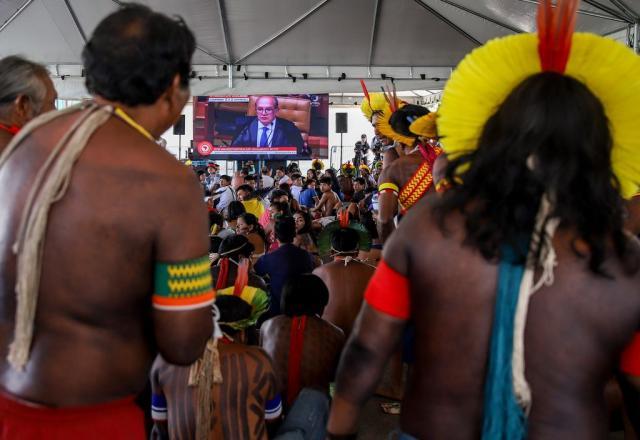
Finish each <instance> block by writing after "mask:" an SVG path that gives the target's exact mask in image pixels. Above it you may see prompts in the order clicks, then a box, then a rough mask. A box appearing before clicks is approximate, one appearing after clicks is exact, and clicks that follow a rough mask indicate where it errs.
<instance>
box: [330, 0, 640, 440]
mask: <svg viewBox="0 0 640 440" xmlns="http://www.w3.org/2000/svg"><path fill="white" fill-rule="evenodd" d="M540 8H542V9H541V10H542V11H543V15H542V16H541V17H540V22H541V27H540V29H539V30H538V32H539V42H540V45H537V44H536V38H535V36H533V35H531V34H521V35H514V36H509V37H504V38H501V39H496V40H492V41H490V42H489V43H487V44H486V45H485V46H483V47H482V48H480V49H476V50H475V51H474V52H473V53H471V54H470V55H468V56H467V58H465V59H464V60H463V61H462V62H461V64H460V65H459V66H458V68H457V70H456V71H455V72H454V73H453V75H452V77H451V80H450V81H449V82H448V83H447V85H446V88H445V91H444V95H443V100H442V105H441V107H440V110H439V119H438V124H439V126H438V129H439V131H440V134H441V135H442V140H443V142H444V144H443V146H444V148H445V149H446V151H447V154H448V158H449V161H450V164H449V166H448V168H447V176H448V177H453V176H458V177H459V179H453V178H452V179H450V182H451V185H452V187H451V188H450V189H449V190H447V192H445V193H444V194H443V195H442V196H441V197H438V196H437V195H433V196H431V195H430V196H428V197H429V200H426V201H425V202H424V203H420V204H419V205H417V206H416V207H415V208H413V209H412V210H411V211H409V214H408V215H407V217H406V218H405V219H404V220H403V221H402V223H401V224H400V227H399V229H398V231H397V232H396V233H395V234H394V235H393V236H392V237H391V239H390V240H389V241H388V242H387V244H386V245H385V249H384V261H382V262H380V265H379V266H378V270H377V272H376V274H375V275H374V278H373V280H372V281H371V284H370V287H369V288H368V290H367V292H366V293H365V301H366V304H365V305H364V306H363V309H362V311H361V313H360V316H359V324H358V327H357V328H356V330H355V331H354V333H353V334H352V338H351V340H350V343H349V346H348V347H347V348H346V349H345V351H344V353H343V358H342V361H341V362H342V363H341V367H340V371H339V372H338V378H337V391H336V395H335V398H334V400H333V405H332V408H331V417H330V421H329V428H328V430H329V431H330V432H331V433H332V434H334V435H346V434H353V433H354V432H355V431H356V420H357V416H358V413H359V408H360V407H361V405H362V403H363V402H364V401H365V400H366V398H367V396H368V394H369V392H370V391H369V390H371V389H373V384H374V383H375V382H376V381H377V378H378V377H379V374H380V371H382V368H383V365H384V361H385V358H386V357H387V356H388V355H389V354H390V353H391V352H392V351H393V349H394V347H395V346H396V344H397V342H398V340H399V339H400V335H401V333H402V329H403V327H404V324H405V322H406V320H407V319H409V318H411V319H412V320H413V321H414V323H415V327H416V344H415V347H414V348H415V351H416V363H415V364H414V368H413V372H412V374H411V375H410V376H409V382H408V386H407V392H406V394H405V397H404V401H403V404H402V416H401V419H400V428H401V430H402V431H403V432H404V433H405V434H404V435H405V437H407V436H408V437H407V438H413V437H416V438H427V437H431V438H445V437H446V438H464V439H471V438H480V437H481V438H487V439H489V438H490V439H498V438H500V439H523V438H526V437H529V438H545V439H566V438H606V437H607V428H608V425H607V417H606V407H605V405H604V388H605V383H606V381H607V380H608V379H609V378H610V377H611V376H612V373H613V370H614V369H616V367H617V365H616V364H617V363H618V362H619V360H620V355H621V352H622V351H623V348H624V347H625V345H626V344H629V343H630V342H632V343H631V345H630V346H629V348H628V349H627V351H626V352H625V354H624V356H623V357H622V362H621V369H622V371H624V372H625V373H627V374H631V375H635V376H638V375H640V370H639V369H638V365H639V364H640V363H639V362H638V360H639V359H640V356H639V355H638V353H639V351H640V350H638V348H639V347H638V346H639V345H640V344H638V341H639V340H640V338H637V337H636V338H634V337H633V336H634V332H637V330H638V316H640V296H639V295H638V283H640V271H638V261H639V259H640V246H639V245H638V243H637V242H636V241H635V240H631V239H629V238H628V236H627V235H626V234H625V232H624V230H623V201H622V198H621V195H624V196H626V197H629V196H631V195H632V194H633V193H634V192H635V191H636V189H637V185H638V182H639V181H640V154H639V151H640V130H639V126H638V125H637V124H636V123H635V120H634V119H635V117H636V116H635V115H639V114H640V111H639V110H638V109H637V107H636V105H635V102H637V100H638V99H640V85H638V83H637V82H630V81H632V79H634V78H638V77H639V75H640V59H638V58H637V56H636V55H635V54H634V53H633V52H632V51H631V50H629V49H628V48H626V47H624V46H623V45H621V44H619V43H617V42H615V41H613V40H608V39H606V38H602V37H598V36H595V35H590V34H576V35H573V36H572V35H571V33H572V29H566V28H563V27H562V26H560V27H557V26H555V25H551V24H550V23H549V22H553V23H565V24H566V23H569V24H570V23H575V17H572V16H566V15H565V16H563V14H566V12H567V11H575V9H576V8H575V3H573V4H571V3H567V2H563V1H561V2H559V3H558V4H557V8H555V9H552V7H551V2H550V1H543V2H541V6H540ZM545 17H547V18H546V19H545ZM547 20H548V21H547ZM558 30H559V31H558ZM556 32H559V34H556ZM547 41H566V42H567V44H568V46H557V45H551V46H547V45H546V42H547ZM505 51H507V52H508V53H509V54H510V56H509V57H504V56H503V54H504V53H505ZM558 51H559V52H560V53H564V54H566V57H558V56H557V55H558V53H559V52H558ZM620 66H624V68H623V69H621V68H620ZM488 72H491V74H490V75H487V73H488ZM497 72H499V74H496V73H497ZM576 77H579V78H581V80H580V81H578V80H576V79H575V78H576ZM481 78H482V80H481ZM487 78H490V79H489V82H488V83H485V86H484V88H483V90H485V91H486V92H484V93H480V94H479V95H477V97H478V100H477V101H475V102H476V103H477V104H478V107H472V106H471V107H470V106H469V99H468V97H469V93H473V92H475V91H478V90H477V88H476V86H477V84H478V83H479V81H485V80H486V79H487ZM582 81H584V82H582ZM603 81H604V82H607V83H608V84H610V87H607V88H597V87H595V85H596V84H601V83H602V82H603ZM630 84H634V86H630ZM592 87H593V88H592ZM629 112H632V113H633V115H634V117H633V118H631V119H628V117H629V116H630V114H631V113H629ZM607 115H622V117H614V116H610V117H609V118H608V117H607ZM462 121H464V123H463V122H462ZM470 127H475V128H473V129H471V131H472V132H474V133H477V136H476V137H473V138H468V137H467V135H468V133H470V131H469V129H470ZM610 127H612V128H615V130H614V131H612V129H611V128H610ZM476 128H477V130H476ZM623 140H624V142H623ZM578 194H579V197H577V195H578ZM434 268H437V270H434ZM534 293H535V294H534ZM532 294H534V296H533V297H531V295H532ZM605 304H606V306H604V305H605ZM435 334H437V335H438V337H437V338H433V337H432V336H433V335H435ZM353 371H358V372H359V374H358V375H357V376H356V375H354V374H353ZM452 396H454V397H453V398H452Z"/></svg>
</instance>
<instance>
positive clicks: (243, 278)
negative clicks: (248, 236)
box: [233, 258, 249, 296]
mask: <svg viewBox="0 0 640 440" xmlns="http://www.w3.org/2000/svg"><path fill="white" fill-rule="evenodd" d="M247 284H249V259H248V258H242V259H240V263H239V264H238V274H237V275H236V282H235V284H234V287H233V294H234V295H235V296H240V295H242V290H243V289H244V288H245V287H246V286H247Z"/></svg>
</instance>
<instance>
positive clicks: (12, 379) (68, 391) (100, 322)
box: [0, 5, 214, 439]
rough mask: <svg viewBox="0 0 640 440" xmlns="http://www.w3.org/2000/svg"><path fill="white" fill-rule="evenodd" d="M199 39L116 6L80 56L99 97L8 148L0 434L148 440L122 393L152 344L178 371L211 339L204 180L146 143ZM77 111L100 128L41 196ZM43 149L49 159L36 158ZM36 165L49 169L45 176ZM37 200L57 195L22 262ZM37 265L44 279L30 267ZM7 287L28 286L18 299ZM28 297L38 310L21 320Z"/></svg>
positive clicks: (0, 278)
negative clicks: (31, 254) (22, 230)
mask: <svg viewBox="0 0 640 440" xmlns="http://www.w3.org/2000/svg"><path fill="white" fill-rule="evenodd" d="M194 48H195V39H194V37H193V34H192V33H191V31H190V30H189V29H188V28H187V27H186V25H184V23H183V22H182V21H181V20H176V19H170V18H168V17H166V16H164V15H161V14H158V13H155V12H153V11H151V10H150V9H148V8H147V7H144V6H140V5H127V6H124V7H123V8H122V9H120V10H118V11H117V12H114V13H113V14H111V15H109V16H108V17H107V18H105V19H104V20H103V21H102V22H101V23H100V24H98V26H97V27H96V29H95V31H94V34H93V36H92V37H91V39H90V41H89V43H88V44H87V46H86V47H85V49H84V51H83V59H84V68H85V73H86V80H87V87H88V89H89V91H90V92H91V93H92V94H93V95H94V97H95V102H96V103H97V104H98V105H94V104H92V103H86V104H85V105H84V106H83V107H82V109H78V108H73V109H69V110H66V111H62V112H55V113H54V112H51V113H49V114H47V115H43V116H42V118H40V121H45V120H49V122H47V123H46V124H44V125H41V126H39V127H37V128H35V130H34V131H33V132H32V133H31V134H30V135H28V136H26V137H25V138H23V139H22V140H21V141H20V140H19V139H18V140H17V143H16V144H15V145H16V149H14V150H9V149H6V150H5V156H4V159H6V161H5V162H0V200H1V205H2V207H3V209H2V210H0V265H1V267H2V271H0V301H1V304H2V307H1V308H0V309H1V311H0V323H1V324H0V387H1V388H2V394H1V395H0V406H1V407H2V409H1V410H0V432H1V433H2V435H3V436H5V435H6V437H2V438H20V439H31V438H53V437H55V438H109V439H132V438H143V436H144V426H143V416H142V411H140V410H139V408H137V407H136V406H135V405H134V404H133V402H132V400H133V396H134V395H136V394H137V393H139V392H140V391H141V390H142V389H143V387H144V385H145V383H146V381H147V377H148V372H149V368H150V366H151V362H152V361H153V358H154V357H155V355H156V349H157V350H158V351H159V352H160V353H161V354H162V356H163V357H164V358H165V359H167V360H169V361H170V362H172V363H175V364H180V365H188V364H190V363H192V362H193V361H194V360H196V359H197V358H198V357H199V356H200V355H201V353H202V351H203V349H204V347H205V344H206V342H207V340H208V339H209V337H210V336H211V334H212V321H211V304H212V303H213V300H214V292H213V290H212V287H211V275H210V273H209V261H208V257H207V249H208V246H207V235H208V234H207V213H206V209H205V206H204V204H203V203H202V196H201V191H200V188H199V185H198V181H197V179H196V178H195V177H194V175H193V172H192V171H191V170H190V169H189V168H187V167H185V166H183V165H181V164H180V163H179V162H177V161H176V160H175V158H174V157H172V156H171V155H170V154H168V153H167V152H166V151H164V150H163V149H162V148H160V147H159V146H158V145H157V144H156V143H155V142H154V139H155V138H157V137H159V136H160V135H161V134H162V133H164V132H165V131H166V130H167V129H168V128H170V127H171V126H172V125H173V124H174V123H175V121H176V119H177V117H178V116H179V115H180V112H181V110H182V108H183V106H184V105H185V103H186V102H187V99H188V97H189V88H188V84H189V72H190V69H191V67H190V64H191V63H190V60H191V56H192V54H193V51H194ZM141 51H144V53H145V56H144V57H140V52H141ZM113 108H118V109H120V110H118V111H117V112H114V111H113V110H112V109H113ZM89 113H90V115H89ZM87 115H89V116H87ZM83 117H87V118H88V119H84V122H83V123H82V124H81V127H80V129H79V130H78V131H76V135H75V136H74V138H77V136H78V135H79V132H81V131H84V132H85V133H88V134H90V133H91V131H90V130H92V129H93V128H92V127H95V126H97V128H96V129H95V132H94V133H93V134H92V135H91V137H90V139H89V143H88V144H87V145H86V147H85V149H84V150H81V151H82V154H81V155H80V157H79V159H78V160H77V161H76V162H75V164H74V166H73V170H72V171H73V172H72V173H71V176H70V180H69V181H68V187H67V188H66V192H64V191H63V192H58V193H57V194H51V193H48V192H47V190H46V188H47V187H48V185H54V188H58V185H60V184H57V183H56V181H55V180H53V179H56V178H58V177H61V178H63V182H64V176H65V175H68V174H67V173H68V171H65V170H64V169H62V168H60V165H61V164H62V163H70V162H72V161H73V157H70V156H69V155H70V154H71V153H70V150H71V151H73V150H72V148H71V147H72V146H77V145H78V144H79V145H83V144H84V142H75V140H73V139H72V141H71V142H69V143H67V144H66V145H65V149H63V150H62V151H60V152H57V153H52V151H53V147H54V146H55V145H56V144H57V143H58V142H59V141H60V139H61V138H62V137H63V136H64V135H65V134H66V133H69V131H70V129H72V127H71V126H72V125H74V124H76V123H79V122H80V120H81V118H83ZM101 124H102V125H101ZM23 133H24V130H23V131H21V133H19V134H18V136H21V135H22V134H23ZM7 154H10V155H9V156H8V157H7ZM52 154H55V157H56V158H57V161H56V162H54V163H48V164H45V160H46V159H47V158H48V157H50V156H51V155H52ZM43 166H44V167H47V168H46V170H47V173H46V174H45V175H44V179H43V180H39V179H38V178H36V177H35V176H36V174H37V173H38V172H39V170H41V169H42V167H43ZM60 186H62V185H60ZM63 188H64V187H63ZM32 190H34V191H37V193H38V195H39V198H38V199H36V200H35V202H36V203H35V204H33V203H28V200H27V195H28V193H29V192H30V191H32ZM56 192H57V191H56ZM48 195H50V196H51V197H48ZM47 198H48V199H51V198H53V199H55V200H57V201H56V202H55V204H54V205H53V206H52V207H51V209H50V211H49V212H48V215H47V213H46V212H45V217H44V218H45V219H47V221H48V222H47V223H46V224H45V226H46V236H45V237H43V238H42V240H43V253H42V257H41V258H39V257H38V256H37V255H38V254H37V251H36V253H35V255H36V256H35V261H29V260H25V259H24V258H25V257H24V255H25V252H27V251H30V249H31V246H32V245H33V244H34V243H35V244H36V245H37V243H38V235H40V234H38V230H37V226H36V227H35V228H36V229H32V227H34V224H33V221H32V220H33V219H32V218H31V217H29V218H28V219H27V220H26V221H27V227H28V228H29V229H28V230H27V235H26V238H25V239H24V240H23V239H22V237H21V236H19V235H18V227H19V226H20V222H21V221H23V220H24V219H23V212H25V211H24V210H25V208H28V209H29V214H30V215H34V213H35V214H36V215H37V213H38V212H40V211H39V209H40V207H41V206H46V205H44V204H45V203H47V201H46V200H45V199H47ZM14 243H17V251H18V255H17V256H16V255H14V253H13V251H12V245H13V244H14ZM25 262H26V264H25ZM39 262H41V268H42V270H41V273H38V272H33V271H32V272H29V271H30V270H32V268H34V267H38V263H39ZM154 273H155V276H154ZM185 273H188V274H190V275H191V276H192V277H193V278H188V277H187V276H186V275H185ZM34 274H35V276H34ZM17 280H21V281H22V282H24V283H26V284H21V286H22V287H21V288H20V291H19V293H18V294H16V293H15V292H16V283H17ZM34 280H35V283H36V284H35V286H36V287H35V288H33V287H30V286H34V284H32V283H33V282H34ZM191 280H196V281H197V283H195V284H193V281H191ZM38 282H39V285H40V286H42V288H41V289H38V288H37V286H38V284H37V283H38ZM185 283H189V284H191V285H190V286H188V287H187V288H184V289H180V292H179V293H178V292H177V291H176V288H175V286H177V285H181V286H184V284H185ZM36 301H37V303H36ZM34 303H36V307H37V313H35V318H33V317H32V316H33V315H31V314H30V313H29V305H30V304H34ZM18 311H22V312H23V314H21V313H18ZM14 328H15V331H14ZM31 329H33V339H31V338H30V337H29V334H30V331H31ZM10 344H11V345H10ZM68 407H74V408H68ZM78 408H81V410H80V411H78Z"/></svg>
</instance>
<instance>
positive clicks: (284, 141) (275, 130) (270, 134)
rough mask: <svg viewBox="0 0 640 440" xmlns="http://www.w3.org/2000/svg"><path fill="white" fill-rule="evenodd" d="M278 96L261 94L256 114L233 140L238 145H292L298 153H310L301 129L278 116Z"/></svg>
mask: <svg viewBox="0 0 640 440" xmlns="http://www.w3.org/2000/svg"><path fill="white" fill-rule="evenodd" d="M277 114H278V98H276V97H275V96H269V95H265V96H260V97H259V98H258V99H257V100H256V116H255V117H253V118H251V120H250V121H249V122H248V123H247V124H245V125H244V126H243V127H242V129H241V130H240V132H239V133H238V134H237V135H236V136H235V138H234V139H233V141H232V142H231V145H232V146H238V147H260V148H269V147H290V146H295V147H296V149H297V155H307V156H308V155H309V152H308V151H307V149H306V147H305V145H304V141H303V140H302V135H301V134H300V130H298V128H297V127H296V126H295V124H294V123H293V122H291V121H289V120H287V119H283V118H278V117H277Z"/></svg>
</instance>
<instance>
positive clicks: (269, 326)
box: [260, 315, 289, 335]
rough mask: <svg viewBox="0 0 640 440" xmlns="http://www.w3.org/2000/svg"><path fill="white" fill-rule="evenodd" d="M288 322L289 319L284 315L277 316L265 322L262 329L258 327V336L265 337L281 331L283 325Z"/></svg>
mask: <svg viewBox="0 0 640 440" xmlns="http://www.w3.org/2000/svg"><path fill="white" fill-rule="evenodd" d="M288 322H289V318H287V317H286V316H284V315H279V316H276V317H274V318H271V319H268V320H266V321H265V322H264V323H263V324H262V327H260V334H261V335H267V334H270V333H273V332H275V331H277V330H279V329H281V328H282V327H283V326H284V325H285V324H287V323H288Z"/></svg>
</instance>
